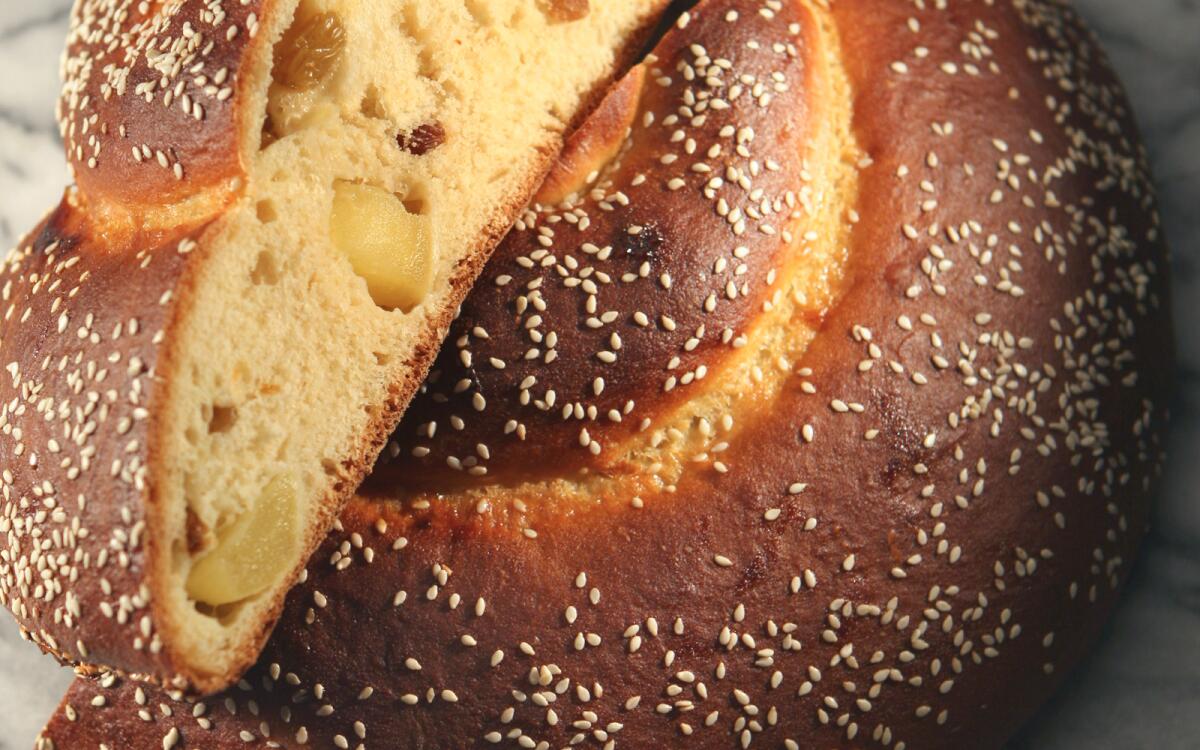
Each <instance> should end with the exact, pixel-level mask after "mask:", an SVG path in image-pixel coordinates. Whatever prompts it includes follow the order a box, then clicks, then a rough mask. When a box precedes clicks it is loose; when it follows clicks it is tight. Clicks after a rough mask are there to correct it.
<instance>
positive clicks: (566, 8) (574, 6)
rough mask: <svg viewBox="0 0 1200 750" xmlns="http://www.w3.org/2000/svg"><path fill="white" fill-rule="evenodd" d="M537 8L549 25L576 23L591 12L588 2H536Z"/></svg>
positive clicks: (556, 0)
mask: <svg viewBox="0 0 1200 750" xmlns="http://www.w3.org/2000/svg"><path fill="white" fill-rule="evenodd" d="M538 8H539V9H540V10H541V11H542V14H543V15H545V16H546V18H547V19H548V20H549V21H550V23H566V22H568V21H578V20H579V19H581V18H584V17H586V16H587V14H588V12H589V11H590V10H591V7H590V6H589V4H588V0H538Z"/></svg>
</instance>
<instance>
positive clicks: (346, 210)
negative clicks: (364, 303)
mask: <svg viewBox="0 0 1200 750" xmlns="http://www.w3.org/2000/svg"><path fill="white" fill-rule="evenodd" d="M330 232H331V234H332V236H333V243H334V245H335V246H336V247H337V248H338V250H340V251H341V252H342V253H344V254H345V255H346V257H347V258H348V259H349V260H350V265H351V266H352V267H353V268H354V272H355V273H357V274H358V275H359V276H361V277H362V278H363V279H364V280H365V281H366V282H367V290H368V291H369V292H370V293H371V298H372V299H374V300H375V304H377V305H379V306H380V307H385V308H388V309H393V310H402V311H404V312H408V311H409V310H411V309H412V308H414V307H416V306H417V305H419V304H420V303H421V301H422V300H424V299H425V296H426V295H427V294H429V290H430V288H431V287H432V285H433V262H434V243H433V226H432V222H431V221H430V220H429V217H427V216H422V215H420V214H414V213H410V212H409V211H408V209H407V208H405V206H404V203H403V201H401V200H400V198H398V197H397V196H396V195H394V194H393V193H390V192H388V191H387V190H384V189H383V188H380V187H375V186H374V185H360V184H357V183H352V182H339V183H337V185H336V186H335V187H334V196H333V215H332V217H331V219H330Z"/></svg>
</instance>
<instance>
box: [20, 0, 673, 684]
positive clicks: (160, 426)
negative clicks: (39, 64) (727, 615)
mask: <svg viewBox="0 0 1200 750" xmlns="http://www.w3.org/2000/svg"><path fill="white" fill-rule="evenodd" d="M664 4H665V3H664V2H662V0H605V2H597V3H591V4H589V3H588V2H587V0H487V2H484V1H483V0H455V1H452V0H445V1H443V2H428V1H427V0H426V1H424V2H422V1H419V0H403V1H401V0H370V1H367V0H303V2H300V3H297V2H296V1H295V0H290V1H284V0H280V1H278V2H273V1H272V0H261V2H254V1H251V0H241V1H240V2H234V1H233V0H225V1H224V2H221V1H220V0H175V1H173V2H157V3H147V2H140V3H133V2H124V3H116V4H114V3H111V2H101V1H99V0H92V1H88V2H82V3H80V4H78V6H77V7H76V10H75V12H74V16H73V26H72V35H71V39H70V42H69V46H68V53H67V57H66V63H65V68H64V69H65V71H66V84H65V87H64V96H63V99H62V104H61V107H60V121H61V123H62V128H63V136H64V140H65V141H66V144H67V148H68V152H69V155H70V157H71V161H72V165H73V167H74V170H75V174H76V182H77V187H75V188H73V189H71V190H70V191H69V192H68V194H67V196H66V198H65V199H64V201H63V203H62V205H61V206H60V207H59V208H58V209H57V210H56V211H55V212H54V213H53V214H52V215H51V216H50V217H49V218H48V219H47V220H46V221H45V222H44V223H43V225H42V226H41V227H40V228H39V229H38V230H36V231H35V232H34V233H33V234H32V235H31V236H30V238H29V239H28V240H27V241H26V242H25V243H23V244H22V246H21V247H19V248H18V250H17V251H16V252H15V253H13V255H12V256H11V257H10V259H9V261H8V263H7V265H6V267H5V268H4V271H3V278H2V279H0V283H2V285H3V302H4V307H3V317H2V323H0V357H2V359H3V362H4V364H5V365H6V366H7V372H8V376H9V377H5V378H3V382H2V383H0V425H2V427H3V431H2V434H0V460H2V462H3V466H4V467H5V469H6V471H5V472H4V501H3V502H4V513H3V518H2V519H0V522H2V523H3V527H0V528H2V530H3V531H4V532H6V533H7V549H6V553H7V554H6V557H5V559H4V561H3V563H2V564H3V565H4V566H6V567H5V568H4V569H3V570H2V571H0V598H2V600H3V602H4V603H5V604H6V605H7V606H8V607H9V608H11V609H12V611H13V612H14V614H15V615H16V617H17V619H18V620H19V622H20V623H21V625H22V628H23V632H24V633H25V634H26V635H27V636H28V637H29V638H30V639H32V640H33V641H35V642H36V643H38V644H39V645H40V646H42V647H43V648H44V649H46V650H48V651H50V652H52V653H54V654H56V655H57V656H58V657H59V658H61V659H63V660H65V661H68V662H71V663H75V664H79V665H85V667H86V665H105V666H107V667H114V668H117V669H120V670H124V671H128V672H131V673H135V674H139V675H143V676H147V677H151V678H154V679H157V680H159V681H163V682H166V683H168V684H171V685H173V686H186V687H191V688H194V689H197V690H200V691H204V692H209V691H215V690H218V689H220V688H222V687H225V686H226V685H228V684H229V683H230V682H231V681H232V680H234V679H235V678H236V677H237V676H238V675H239V674H240V672H241V671H242V670H243V669H244V668H245V667H247V666H248V665H249V664H251V663H252V662H253V660H254V659H255V657H256V655H257V653H258V651H259V649H260V648H261V645H262V644H263V642H264V641H265V639H266V637H267V635H268V634H269V632H270V629H271V627H272V624H273V622H274V619H275V617H276V616H277V613H278V610H279V607H280V606H281V600H282V597H283V594H284V592H285V591H286V589H287V588H288V587H289V586H290V585H291V584H292V583H293V581H294V580H295V577H296V576H297V575H298V574H299V571H300V570H301V569H302V567H303V565H304V563H305V561H306V559H307V557H308V555H309V553H310V552H311V550H312V549H313V548H314V547H315V546H316V544H317V543H318V542H319V541H320V539H321V538H322V536H323V535H324V533H325V532H326V531H327V529H328V526H329V525H330V524H331V523H332V521H333V519H334V518H335V517H336V514H337V513H338V511H339V510H340V508H341V506H342V504H343V502H344V500H345V498H346V497H347V496H348V495H349V494H350V493H351V492H352V491H353V490H354V488H355V487H356V486H357V484H358V482H359V481H360V480H361V478H362V476H363V474H364V472H365V471H366V470H367V468H368V467H369V466H370V464H371V462H372V459H373V458H374V456H375V455H376V453H377V452H378V450H379V448H380V447H381V446H382V444H383V441H384V439H385V437H386V436H387V434H388V433H389V432H390V430H391V429H392V428H393V427H394V426H395V423H396V422H397V420H398V419H399V416H400V414H401V412H402V410H403V408H404V406H405V404H406V403H407V402H408V400H409V399H410V397H411V395H412V393H413V392H414V390H415V389H416V387H417V386H418V384H419V383H420V381H421V379H422V378H423V376H424V373H425V371H426V369H427V367H428V365H429V363H430V361H431V359H432V357H433V355H434V354H435V353H436V351H437V349H438V345H439V343H440V340H441V338H442V336H443V335H444V332H445V328H446V326H447V325H448V323H449V320H450V319H451V318H452V316H453V314H454V311H455V309H456V307H457V305H458V304H459V302H460V301H461V299H462V297H463V295H464V294H465V292H466V289H467V288H468V286H469V285H470V283H471V282H472V281H473V279H474V276H475V275H476V273H477V272H478V270H479V268H480V267H481V265H482V263H483V262H484V260H485V259H486V254H487V252H488V251H489V249H490V248H491V247H492V246H493V245H494V244H495V242H496V241H497V239H498V238H499V237H500V236H502V235H503V233H504V232H505V230H506V229H507V228H508V226H509V225H510V224H511V222H512V220H513V219H514V218H515V216H516V214H517V212H518V211H519V210H520V208H521V207H522V206H523V205H524V203H525V201H526V200H527V199H528V197H529V195H530V193H531V192H532V190H533V188H534V187H536V185H537V184H538V182H539V181H540V179H541V177H542V175H543V174H544V173H545V171H546V170H547V169H548V168H549V164H550V162H551V160H552V159H553V156H554V155H555V154H556V153H557V151H558V149H559V148H560V147H561V143H562V134H563V132H564V131H565V130H566V129H567V128H568V127H569V126H570V124H571V123H572V122H573V121H575V120H576V119H577V118H578V117H579V116H580V115H581V114H583V113H584V112H585V111H586V108H587V106H588V105H589V104H590V103H591V101H592V98H593V92H595V91H600V90H602V87H603V86H604V85H605V84H606V83H607V82H609V81H610V80H611V79H612V77H613V76H614V75H615V74H616V73H617V72H619V71H620V69H621V68H622V67H623V66H624V64H625V62H626V61H627V60H628V58H629V56H630V53H631V52H635V51H636V49H637V44H638V43H639V42H640V41H641V39H642V38H643V37H644V32H645V30H646V29H648V28H649V27H650V26H651V25H652V24H653V22H654V21H655V18H656V14H657V12H658V11H659V10H661V7H662V6H663V5H664ZM118 6H119V7H118Z"/></svg>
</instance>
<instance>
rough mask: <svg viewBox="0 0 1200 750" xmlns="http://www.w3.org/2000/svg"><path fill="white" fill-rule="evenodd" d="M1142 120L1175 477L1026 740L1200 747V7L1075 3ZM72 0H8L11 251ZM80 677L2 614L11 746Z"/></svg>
mask: <svg viewBox="0 0 1200 750" xmlns="http://www.w3.org/2000/svg"><path fill="white" fill-rule="evenodd" d="M1076 2H1077V3H1078V4H1079V6H1080V7H1081V9H1082V11H1083V13H1084V15H1085V16H1086V17H1087V18H1088V19H1089V20H1090V21H1091V22H1092V24H1093V26H1094V27H1095V28H1096V29H1097V30H1098V32H1099V33H1100V36H1101V37H1102V38H1103V40H1104V42H1105V43H1106V46H1107V49H1108V51H1109V54H1110V55H1111V57H1112V59H1113V62H1114V63H1115V65H1116V67H1117V69H1118V70H1119V72H1120V73H1121V75H1122V77H1123V79H1124V81H1125V84H1126V86H1127V87H1128V89H1129V92H1130V95H1131V97H1132V98H1133V101H1134V105H1135V106H1134V108H1135V110H1136V111H1137V112H1138V114H1139V118H1140V122H1141V125H1142V129H1143V132H1144V134H1145V137H1146V140H1147V142H1148V144H1149V148H1150V154H1151V158H1152V160H1153V163H1154V168H1155V173H1156V176H1157V180H1158V186H1159V191H1160V194H1161V201H1162V208H1163V214H1164V217H1165V222H1166V227H1167V235H1168V238H1169V240H1170V242H1171V245H1172V248H1173V251H1174V274H1175V314H1176V320H1177V321H1178V326H1179V328H1180V337H1179V342H1178V346H1179V353H1180V371H1179V384H1180V390H1179V394H1178V396H1177V398H1176V410H1175V413H1176V420H1175V427H1174V434H1173V436H1172V454H1173V458H1174V460H1173V461H1172V462H1171V464H1170V467H1169V472H1168V476H1167V481H1166V487H1165V489H1164V492H1163V494H1162V497H1161V499H1160V501H1159V504H1158V507H1157V511H1156V522H1155V525H1154V529H1153V531H1152V534H1151V537H1150V539H1149V540H1148V543H1147V545H1146V547H1145V550H1144V553H1143V555H1142V556H1141V559H1140V560H1139V562H1138V564H1137V567H1136V570H1135V574H1134V579H1133V581H1132V583H1131V585H1130V587H1129V589H1128V592H1127V594H1126V596H1125V599H1124V601H1123V603H1122V606H1121V608H1120V610H1119V611H1118V613H1117V615H1116V617H1115V618H1114V620H1113V622H1112V623H1111V625H1110V626H1109V628H1108V633H1107V636H1106V638H1105V640H1104V642H1103V643H1102V644H1101V646H1100V648H1099V649H1098V650H1097V651H1096V653H1095V654H1094V655H1093V656H1092V658H1091V659H1090V660H1089V661H1088V662H1087V663H1086V664H1085V665H1084V666H1083V667H1082V668H1081V669H1079V670H1078V671H1077V672H1076V673H1075V674H1074V675H1073V677H1072V679H1071V681H1070V684H1069V685H1068V687H1067V688H1066V689H1065V690H1064V691H1063V693H1062V694H1061V695H1060V696H1059V697H1058V699H1057V700H1055V701H1054V702H1053V703H1052V704H1051V705H1049V706H1047V707H1046V709H1045V710H1044V711H1043V712H1042V714H1041V715H1040V716H1039V717H1038V718H1037V719H1036V720H1035V721H1034V722H1033V723H1032V725H1031V726H1029V727H1027V728H1026V730H1025V731H1024V732H1023V733H1022V735H1021V736H1020V737H1019V738H1017V739H1016V740H1015V741H1014V742H1013V744H1012V747H1013V748H1014V750H1017V749H1020V750H1024V749H1026V748H1029V749H1033V748H1039V749H1040V748H1054V749H1060V748H1061V749H1066V748H1091V749H1103V750H1108V749H1109V748H1111V749H1112V750H1117V749H1120V750H1137V749H1139V748H1155V749H1156V750H1168V749H1172V748H1200V461H1198V460H1196V459H1197V458H1200V314H1198V313H1197V311H1196V306H1197V305H1198V304H1200V1H1198V0H1076ZM69 5H70V0H0V245H3V246H4V247H5V248H7V247H10V246H12V245H13V244H15V243H16V241H17V239H18V234H19V233H20V232H22V231H25V230H27V229H28V228H30V227H31V226H32V225H33V224H34V223H35V222H36V221H37V220H38V219H39V218H40V216H41V215H42V212H44V211H45V210H47V209H49V208H50V207H51V206H52V205H53V204H54V203H55V201H56V200H57V198H58V196H59V195H60V193H61V190H62V186H63V185H64V184H65V182H66V179H67V172H66V167H65V166H64V162H63V158H62V156H61V153H60V148H59V143H58V136H57V131H56V128H55V126H54V118H53V112H54V97H55V93H56V91H57V69H58V59H59V50H60V47H61V43H62V39H63V34H64V28H65V26H66V19H67V9H68V7H69ZM70 678H71V675H70V673H69V672H67V671H66V670H62V669H59V668H58V667H57V666H56V665H55V664H54V663H52V662H51V660H50V659H48V658H46V657H42V656H40V655H39V654H38V653H37V650H36V649H34V648H33V647H32V646H30V645H29V644H26V643H23V642H22V641H20V640H19V639H18V638H17V636H16V633H15V628H14V627H13V626H12V622H11V620H10V619H9V618H8V617H7V615H6V614H0V750H13V749H16V748H20V749H22V750H23V749H24V748H29V747H31V746H32V743H33V738H34V736H35V735H36V734H37V731H38V729H39V728H40V727H41V725H42V723H43V722H44V721H45V719H46V718H47V717H48V716H49V714H50V712H51V711H53V709H54V707H55V705H56V704H57V702H58V698H59V696H60V695H61V693H62V691H63V689H64V688H65V686H66V685H67V683H68V682H69V680H70Z"/></svg>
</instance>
